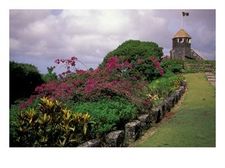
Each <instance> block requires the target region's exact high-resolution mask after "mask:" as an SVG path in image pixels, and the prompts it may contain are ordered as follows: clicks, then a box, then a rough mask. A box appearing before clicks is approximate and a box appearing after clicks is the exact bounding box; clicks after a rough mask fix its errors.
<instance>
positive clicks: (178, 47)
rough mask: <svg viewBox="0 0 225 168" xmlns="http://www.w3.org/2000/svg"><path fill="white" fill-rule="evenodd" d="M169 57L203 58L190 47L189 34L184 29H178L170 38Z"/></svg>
mask: <svg viewBox="0 0 225 168" xmlns="http://www.w3.org/2000/svg"><path fill="white" fill-rule="evenodd" d="M170 58H171V59H181V60H186V59H193V60H203V58H202V57H201V56H199V55H198V54H197V53H196V52H195V51H194V50H193V49H192V48H191V36H190V35H189V34H188V33H187V32H186V31H185V30H184V29H180V30H179V31H178V32H177V33H176V34H175V35H174V37H173V39H172V50H170Z"/></svg>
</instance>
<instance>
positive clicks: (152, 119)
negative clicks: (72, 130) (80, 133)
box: [79, 82, 186, 147]
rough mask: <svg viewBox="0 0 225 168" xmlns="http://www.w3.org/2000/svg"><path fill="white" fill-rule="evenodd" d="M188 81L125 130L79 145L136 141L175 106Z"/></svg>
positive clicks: (125, 144)
mask: <svg viewBox="0 0 225 168" xmlns="http://www.w3.org/2000/svg"><path fill="white" fill-rule="evenodd" d="M185 90H186V82H183V83H182V85H181V86H180V88H179V89H178V90H176V91H175V92H174V93H173V94H171V95H170V96H169V97H167V98H166V99H165V100H164V101H163V102H162V103H161V104H160V105H159V106H158V107H155V108H153V109H152V110H151V111H149V113H146V114H141V115H139V116H138V117H137V119H136V120H133V121H131V122H129V123H126V124H125V126H124V129H123V130H116V131H112V132H110V133H108V134H107V135H105V136H104V137H102V138H101V139H92V140H90V141H87V142H85V143H83V144H81V145H80V146H79V147H126V146H128V145H129V144H130V143H132V142H134V141H136V140H137V139H138V138H139V137H140V136H141V135H143V134H144V132H145V131H146V130H147V129H149V128H151V127H152V125H153V124H154V123H158V122H160V121H161V120H162V119H163V117H164V116H165V114H166V113H168V112H170V109H171V108H173V107H174V106H175V104H176V103H177V102H178V101H179V99H180V98H181V96H182V95H183V94H184V93H185Z"/></svg>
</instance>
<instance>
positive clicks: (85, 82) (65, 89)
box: [20, 57, 164, 108]
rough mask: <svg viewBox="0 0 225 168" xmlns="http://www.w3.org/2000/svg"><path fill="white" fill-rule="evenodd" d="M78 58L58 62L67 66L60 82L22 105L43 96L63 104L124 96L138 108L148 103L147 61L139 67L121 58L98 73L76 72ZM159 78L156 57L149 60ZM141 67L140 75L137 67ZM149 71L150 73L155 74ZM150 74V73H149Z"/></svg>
mask: <svg viewBox="0 0 225 168" xmlns="http://www.w3.org/2000/svg"><path fill="white" fill-rule="evenodd" d="M76 61H77V58H76V57H71V58H70V59H57V60H55V63H56V64H65V67H66V71H65V72H63V73H61V74H59V76H60V78H61V79H59V80H53V81H50V82H48V83H44V84H42V85H40V86H38V87H36V89H35V93H34V95H32V96H31V97H30V98H29V99H28V100H27V101H26V102H24V103H22V104H21V105H20V107H21V108H26V107H27V106H29V105H30V104H32V100H34V99H35V97H36V98H40V97H43V96H47V97H50V98H52V99H57V100H60V101H67V100H74V101H96V100H98V99H101V98H103V97H104V98H112V97H114V96H121V97H124V98H126V99H127V100H129V101H131V102H132V103H134V104H136V105H141V104H143V102H146V99H145V98H146V97H145V96H144V95H145V94H144V92H145V90H146V86H147V81H145V78H144V77H142V74H141V72H142V71H141V66H146V65H148V64H147V63H146V61H142V60H140V59H139V60H138V61H137V64H135V65H134V64H131V63H129V62H128V61H121V60H120V59H119V58H118V57H110V58H109V59H108V61H107V63H106V64H105V66H103V67H99V68H96V69H95V70H86V71H85V70H76V69H75V68H74V67H75V65H76ZM148 61H150V62H151V64H152V66H153V67H154V69H155V71H156V74H159V75H163V73H164V72H163V69H162V68H161V66H160V63H159V61H158V59H157V58H156V57H150V58H149V60H148ZM135 66H136V67H137V66H140V72H139V71H137V69H134V67H135ZM71 69H73V71H72V70H71ZM151 69H152V67H151V68H150V69H149V71H150V72H149V73H154V72H152V71H151ZM145 73H147V72H145Z"/></svg>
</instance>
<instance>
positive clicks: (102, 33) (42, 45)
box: [10, 10, 215, 73]
mask: <svg viewBox="0 0 225 168" xmlns="http://www.w3.org/2000/svg"><path fill="white" fill-rule="evenodd" d="M185 11H186V12H189V14H190V15H189V16H187V17H184V29H185V30H186V31H187V32H188V33H189V34H190V35H191V37H192V48H193V49H194V50H195V51H197V53H199V54H200V55H201V56H202V57H204V58H206V59H215V10H185ZM181 12H182V10H10V60H13V61H17V62H24V63H31V64H34V65H35V66H37V67H38V69H39V71H40V72H41V73H46V72H47V67H48V66H51V65H53V64H54V60H55V59H56V58H67V57H70V56H76V57H78V59H79V60H80V61H81V62H82V63H84V64H85V66H84V65H82V64H78V65H77V66H78V68H81V69H86V68H90V67H93V68H96V67H97V66H98V64H99V63H101V61H102V60H103V58H104V56H105V55H106V54H107V53H108V52H109V51H111V50H113V49H115V48H116V47H117V46H118V45H120V44H121V43H122V42H124V41H126V40H129V39H138V40H142V41H153V42H156V43H158V44H159V45H160V46H161V47H163V48H164V55H168V54H169V50H170V49H171V45H172V43H171V39H172V37H173V35H174V34H175V33H176V32H177V31H178V30H179V29H180V28H181V18H182V16H181ZM58 71H60V70H58Z"/></svg>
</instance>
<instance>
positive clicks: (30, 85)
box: [10, 62, 44, 104]
mask: <svg viewBox="0 0 225 168" xmlns="http://www.w3.org/2000/svg"><path fill="white" fill-rule="evenodd" d="M43 82H44V81H43V80H42V78H41V74H40V73H39V72H38V70H37V68H36V67H35V66H34V65H31V64H21V63H16V62H10V104H12V103H14V102H15V100H17V99H21V98H26V97H29V96H30V95H31V94H32V92H33V91H34V89H35V87H36V86H38V85H40V84H42V83H43Z"/></svg>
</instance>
